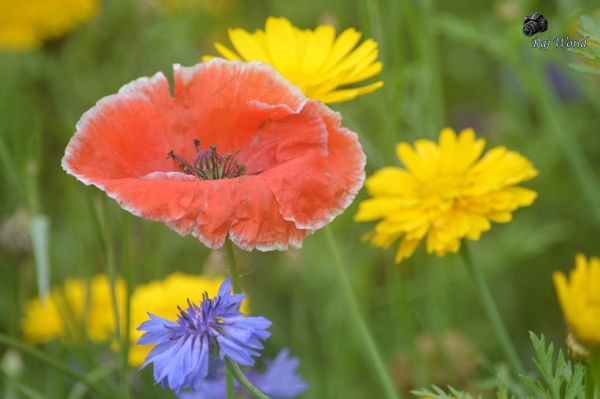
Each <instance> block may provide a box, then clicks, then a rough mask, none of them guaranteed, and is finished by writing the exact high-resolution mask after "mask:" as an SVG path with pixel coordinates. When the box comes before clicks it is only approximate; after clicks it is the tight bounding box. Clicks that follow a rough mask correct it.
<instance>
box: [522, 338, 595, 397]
mask: <svg viewBox="0 0 600 399" xmlns="http://www.w3.org/2000/svg"><path fill="white" fill-rule="evenodd" d="M529 335H530V339H531V343H532V344H533V349H534V351H535V359H534V360H535V364H536V366H537V368H538V370H539V372H540V375H541V377H542V379H541V380H540V379H537V380H534V379H532V378H531V377H523V383H524V384H525V385H526V386H527V387H529V389H530V390H531V392H532V393H534V395H533V396H528V398H532V399H533V398H535V399H538V398H543V399H583V395H584V384H583V378H584V374H585V368H584V366H582V365H580V364H577V365H574V366H573V365H572V364H571V362H570V361H568V360H566V359H565V355H564V353H563V351H562V350H559V351H558V355H557V357H556V362H555V361H554V345H553V344H550V345H548V347H546V341H545V338H544V336H543V335H542V336H541V337H539V338H538V337H537V336H536V335H535V334H534V333H532V332H530V333H529Z"/></svg>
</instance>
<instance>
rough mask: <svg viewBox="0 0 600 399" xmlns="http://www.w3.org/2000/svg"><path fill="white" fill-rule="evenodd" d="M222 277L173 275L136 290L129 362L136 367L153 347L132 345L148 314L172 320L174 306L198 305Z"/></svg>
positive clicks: (211, 293) (217, 284) (212, 294)
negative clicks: (203, 295)
mask: <svg viewBox="0 0 600 399" xmlns="http://www.w3.org/2000/svg"><path fill="white" fill-rule="evenodd" d="M224 279H225V278H224V277H207V276H193V275H187V274H183V273H173V274H171V275H169V276H168V277H167V278H166V279H164V280H160V281H152V282H150V283H148V284H144V285H140V286H138V287H136V289H135V291H134V292H133V295H132V296H131V323H130V337H131V343H132V345H131V347H130V350H129V363H130V364H131V365H132V366H135V367H139V366H141V365H142V363H143V362H144V359H146V356H147V355H148V352H150V350H151V349H152V347H153V345H135V343H136V342H137V341H138V340H139V339H140V337H141V336H142V333H143V332H142V331H138V330H137V327H139V325H140V324H142V323H143V322H144V321H146V320H148V312H150V313H152V314H155V315H157V316H160V317H162V318H165V319H168V320H176V319H177V315H178V310H177V306H181V307H185V306H187V300H188V299H189V300H190V301H192V302H200V301H201V300H202V293H203V292H207V293H208V295H209V296H211V297H212V296H214V295H216V294H217V292H218V290H219V286H220V285H221V283H222V282H223V280H224ZM241 310H242V312H244V313H248V305H247V301H244V302H243V303H242V309H241Z"/></svg>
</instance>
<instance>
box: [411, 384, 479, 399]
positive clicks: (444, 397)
mask: <svg viewBox="0 0 600 399" xmlns="http://www.w3.org/2000/svg"><path fill="white" fill-rule="evenodd" d="M413 394H415V395H417V397H419V398H433V399H474V398H473V396H471V395H469V394H468V393H465V392H461V391H458V390H456V389H454V388H452V387H448V393H446V392H444V390H443V389H441V388H440V387H437V386H435V385H434V386H432V387H431V389H421V390H418V391H413Z"/></svg>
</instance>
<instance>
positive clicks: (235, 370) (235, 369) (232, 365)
mask: <svg viewBox="0 0 600 399" xmlns="http://www.w3.org/2000/svg"><path fill="white" fill-rule="evenodd" d="M225 365H226V366H227V370H229V372H230V373H231V374H232V375H233V376H234V377H235V379H236V380H238V382H239V383H240V385H241V386H243V387H244V389H245V390H246V391H248V393H249V394H250V395H252V396H253V397H255V398H256V399H271V398H269V397H268V396H267V395H265V394H264V393H262V392H261V391H259V390H258V389H257V388H256V387H255V386H254V385H252V383H251V382H250V381H248V379H247V378H246V376H245V375H244V373H243V372H242V370H241V369H240V366H239V365H238V364H237V363H236V362H234V361H233V360H231V359H230V358H228V357H225Z"/></svg>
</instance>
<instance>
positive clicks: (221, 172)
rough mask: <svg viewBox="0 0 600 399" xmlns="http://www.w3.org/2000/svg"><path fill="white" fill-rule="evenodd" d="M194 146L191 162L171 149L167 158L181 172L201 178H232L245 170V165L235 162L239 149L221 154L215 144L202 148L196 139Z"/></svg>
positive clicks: (240, 174)
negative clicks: (174, 163) (177, 165)
mask: <svg viewBox="0 0 600 399" xmlns="http://www.w3.org/2000/svg"><path fill="white" fill-rule="evenodd" d="M194 148H195V149H196V155H195V156H194V159H193V160H192V162H188V161H186V160H185V159H183V158H182V157H180V156H178V155H177V154H175V152H174V151H173V150H171V151H169V154H168V155H167V159H169V158H171V159H172V160H174V161H175V162H177V163H178V164H179V169H181V171H182V172H183V173H186V174H188V175H192V176H196V177H197V178H199V179H202V180H219V179H232V178H234V177H238V176H242V175H243V174H244V173H245V172H246V166H245V165H240V164H238V162H237V159H236V158H237V155H238V153H239V151H235V152H233V153H227V154H224V155H221V154H219V152H218V151H217V146H215V145H209V146H208V149H202V148H201V147H200V140H198V139H195V140H194Z"/></svg>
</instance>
